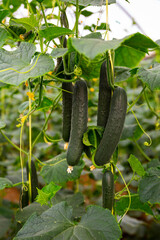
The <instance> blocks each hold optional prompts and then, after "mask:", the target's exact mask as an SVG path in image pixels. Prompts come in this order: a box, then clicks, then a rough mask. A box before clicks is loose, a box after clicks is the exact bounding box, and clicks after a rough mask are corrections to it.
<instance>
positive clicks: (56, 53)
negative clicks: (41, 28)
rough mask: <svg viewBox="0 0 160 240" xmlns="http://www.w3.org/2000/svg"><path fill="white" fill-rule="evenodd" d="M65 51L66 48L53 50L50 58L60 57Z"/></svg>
mask: <svg viewBox="0 0 160 240" xmlns="http://www.w3.org/2000/svg"><path fill="white" fill-rule="evenodd" d="M67 51H68V49H67V48H54V49H53V50H52V52H51V56H52V57H53V58H57V57H62V56H63V55H64V54H65V53H66V52H67Z"/></svg>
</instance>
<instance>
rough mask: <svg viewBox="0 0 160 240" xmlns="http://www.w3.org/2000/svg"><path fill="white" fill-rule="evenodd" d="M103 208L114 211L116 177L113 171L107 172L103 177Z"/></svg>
mask: <svg viewBox="0 0 160 240" xmlns="http://www.w3.org/2000/svg"><path fill="white" fill-rule="evenodd" d="M102 198H103V207H104V208H108V209H109V210H112V207H113V203H114V176H113V174H112V172H111V171H109V170H105V172H104V173H103V177H102Z"/></svg>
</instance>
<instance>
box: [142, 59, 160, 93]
mask: <svg viewBox="0 0 160 240" xmlns="http://www.w3.org/2000/svg"><path fill="white" fill-rule="evenodd" d="M138 77H139V78H140V79H141V80H142V81H143V82H144V83H145V84H146V85H147V86H148V87H149V88H150V89H151V90H155V89H160V64H157V65H156V66H155V67H154V68H152V69H144V68H140V69H139V70H138Z"/></svg>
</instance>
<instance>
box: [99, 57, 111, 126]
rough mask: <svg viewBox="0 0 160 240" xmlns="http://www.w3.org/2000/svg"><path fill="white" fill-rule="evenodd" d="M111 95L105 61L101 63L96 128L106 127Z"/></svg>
mask: <svg viewBox="0 0 160 240" xmlns="http://www.w3.org/2000/svg"><path fill="white" fill-rule="evenodd" d="M111 94H112V91H111V88H110V86H109V83H108V77H107V66H106V61H105V62H103V63H102V65H101V70H100V80H99V97H98V113H97V126H100V127H104V128H105V126H106V123H107V120H108V116H109V110H110V103H111Z"/></svg>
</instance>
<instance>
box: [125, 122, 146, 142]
mask: <svg viewBox="0 0 160 240" xmlns="http://www.w3.org/2000/svg"><path fill="white" fill-rule="evenodd" d="M142 135H143V132H142V129H141V128H140V127H139V126H138V125H137V124H125V125H124V128H123V132H122V136H121V140H125V139H131V140H133V139H134V140H138V139H139V138H140V137H141V136H142Z"/></svg>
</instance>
